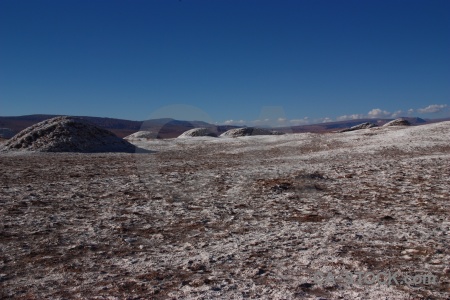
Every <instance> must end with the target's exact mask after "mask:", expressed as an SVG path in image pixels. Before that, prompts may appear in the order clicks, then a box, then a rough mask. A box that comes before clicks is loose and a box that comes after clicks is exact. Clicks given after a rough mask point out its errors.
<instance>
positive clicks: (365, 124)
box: [338, 122, 377, 132]
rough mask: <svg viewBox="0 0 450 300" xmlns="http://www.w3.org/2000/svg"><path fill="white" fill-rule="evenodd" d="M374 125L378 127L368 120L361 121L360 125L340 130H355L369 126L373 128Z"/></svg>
mask: <svg viewBox="0 0 450 300" xmlns="http://www.w3.org/2000/svg"><path fill="white" fill-rule="evenodd" d="M372 127H377V125H376V124H373V123H369V122H366V123H361V124H359V125H355V126H352V127H350V128H346V129H342V130H339V131H338V132H347V131H355V130H361V129H367V128H372Z"/></svg>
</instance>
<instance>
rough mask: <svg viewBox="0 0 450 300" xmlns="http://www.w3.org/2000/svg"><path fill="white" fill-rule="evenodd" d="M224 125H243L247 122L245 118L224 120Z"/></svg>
mask: <svg viewBox="0 0 450 300" xmlns="http://www.w3.org/2000/svg"><path fill="white" fill-rule="evenodd" d="M223 124H224V125H243V124H245V121H244V120H239V121H237V120H226V121H224V122H223Z"/></svg>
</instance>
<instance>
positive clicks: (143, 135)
mask: <svg viewBox="0 0 450 300" xmlns="http://www.w3.org/2000/svg"><path fill="white" fill-rule="evenodd" d="M156 138H158V134H157V133H155V132H153V131H138V132H135V133H133V134H130V135H129V136H126V137H124V139H126V140H135V139H156Z"/></svg>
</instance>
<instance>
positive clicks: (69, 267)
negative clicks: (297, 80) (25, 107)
mask: <svg viewBox="0 0 450 300" xmlns="http://www.w3.org/2000/svg"><path fill="white" fill-rule="evenodd" d="M133 143H134V144H136V145H138V146H139V147H142V148H145V149H148V150H151V151H153V152H152V153H134V154H133V153H131V154H125V153H124V154H118V153H111V154H107V153H104V154H70V153H29V152H8V153H0V169H1V172H0V214H1V219H0V298H2V299H242V298H249V299H257V298H263V299H450V247H449V245H450V201H449V200H450V122H442V123H435V124H429V125H422V126H412V127H403V126H398V127H389V128H370V129H364V130H359V131H354V132H346V133H327V134H312V133H304V134H287V135H280V136H251V137H239V138H213V137H199V138H190V139H167V140H144V139H143V140H136V141H133ZM317 272H321V273H320V274H333V276H335V278H338V277H339V276H340V274H343V273H344V272H353V273H355V274H356V273H357V272H364V273H367V272H372V273H374V274H378V273H380V272H392V273H394V272H399V273H401V274H402V275H401V276H398V277H397V278H398V284H396V283H395V282H391V284H382V283H375V284H365V282H362V283H361V284H360V283H358V282H357V281H355V282H354V284H352V285H350V284H348V282H342V281H339V280H336V282H334V283H333V282H332V281H324V282H319V281H318V280H317V279H318V277H317V276H316V275H317V274H318V273H317ZM421 274H432V275H434V276H436V282H435V283H432V284H429V283H427V282H419V281H420V280H417V281H416V282H415V283H411V282H402V279H403V278H406V277H405V276H409V277H408V278H419V279H420V276H422V275H421ZM355 276H356V275H355ZM418 276H419V277H418ZM355 278H356V277H355ZM423 278H425V277H423Z"/></svg>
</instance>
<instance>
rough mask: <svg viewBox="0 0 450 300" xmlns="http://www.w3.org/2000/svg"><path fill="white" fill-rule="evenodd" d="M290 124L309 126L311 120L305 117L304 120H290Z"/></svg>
mask: <svg viewBox="0 0 450 300" xmlns="http://www.w3.org/2000/svg"><path fill="white" fill-rule="evenodd" d="M289 123H291V124H292V125H294V126H295V125H305V124H309V123H310V122H309V118H308V117H304V118H303V119H292V120H289Z"/></svg>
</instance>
